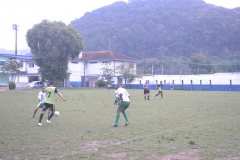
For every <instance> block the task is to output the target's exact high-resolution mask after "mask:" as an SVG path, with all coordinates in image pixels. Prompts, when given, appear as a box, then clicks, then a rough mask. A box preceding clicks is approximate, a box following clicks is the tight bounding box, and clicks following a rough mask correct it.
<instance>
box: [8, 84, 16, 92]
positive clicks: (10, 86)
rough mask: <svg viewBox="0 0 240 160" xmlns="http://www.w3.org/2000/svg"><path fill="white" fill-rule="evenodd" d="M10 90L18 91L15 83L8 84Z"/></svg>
mask: <svg viewBox="0 0 240 160" xmlns="http://www.w3.org/2000/svg"><path fill="white" fill-rule="evenodd" d="M8 88H9V90H15V89H16V84H15V83H14V82H10V83H9V84H8Z"/></svg>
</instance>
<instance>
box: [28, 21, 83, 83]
mask: <svg viewBox="0 0 240 160" xmlns="http://www.w3.org/2000/svg"><path fill="white" fill-rule="evenodd" d="M26 37H27V43H28V46H29V47H30V49H31V52H32V53H33V55H34V60H35V63H36V64H37V65H38V66H39V67H40V69H39V72H40V73H41V74H42V76H43V77H44V78H45V79H47V80H60V81H62V80H63V79H65V78H67V76H68V73H67V69H68V58H72V59H74V58H75V57H77V56H78V55H79V53H80V52H81V51H82V50H83V48H84V46H83V40H82V37H81V35H80V34H79V33H78V31H77V30H76V29H75V28H74V27H73V26H71V25H68V26H67V25H66V24H64V23H63V22H56V21H53V22H51V21H48V20H43V21H42V22H41V23H39V24H36V25H34V26H33V28H32V29H29V30H28V32H27V35H26Z"/></svg>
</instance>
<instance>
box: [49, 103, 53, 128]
mask: <svg viewBox="0 0 240 160" xmlns="http://www.w3.org/2000/svg"><path fill="white" fill-rule="evenodd" d="M49 110H50V111H51V114H50V116H49V117H48V120H47V123H49V124H51V122H50V119H51V118H52V117H53V115H54V112H53V104H50V105H49Z"/></svg>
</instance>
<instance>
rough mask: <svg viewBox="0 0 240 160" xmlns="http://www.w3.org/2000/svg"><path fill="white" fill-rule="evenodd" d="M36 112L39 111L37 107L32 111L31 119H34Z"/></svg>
mask: <svg viewBox="0 0 240 160" xmlns="http://www.w3.org/2000/svg"><path fill="white" fill-rule="evenodd" d="M38 110H39V107H37V108H36V109H35V110H34V112H33V115H32V118H34V117H35V115H36V113H37V111H38Z"/></svg>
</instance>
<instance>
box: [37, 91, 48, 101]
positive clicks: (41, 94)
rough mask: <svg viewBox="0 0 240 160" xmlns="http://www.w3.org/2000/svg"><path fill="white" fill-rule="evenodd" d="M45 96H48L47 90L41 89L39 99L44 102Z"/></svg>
mask: <svg viewBox="0 0 240 160" xmlns="http://www.w3.org/2000/svg"><path fill="white" fill-rule="evenodd" d="M45 98H46V92H42V91H40V92H39V93H38V99H39V100H40V102H41V103H44V101H45Z"/></svg>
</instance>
